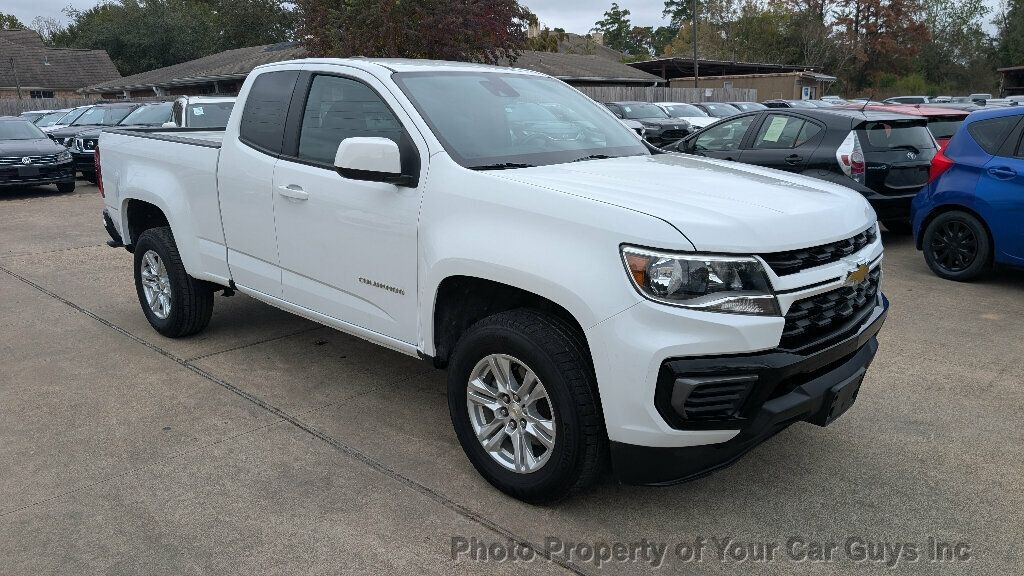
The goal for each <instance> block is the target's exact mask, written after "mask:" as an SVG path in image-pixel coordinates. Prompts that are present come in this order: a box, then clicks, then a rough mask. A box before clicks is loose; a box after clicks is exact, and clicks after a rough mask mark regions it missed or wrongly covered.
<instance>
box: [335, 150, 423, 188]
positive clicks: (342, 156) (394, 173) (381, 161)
mask: <svg viewBox="0 0 1024 576" xmlns="http://www.w3.org/2000/svg"><path fill="white" fill-rule="evenodd" d="M334 167H335V168H337V169H338V174H341V176H342V177H343V178H348V179H350V180H363V181H366V182H384V183H386V184H394V185H395V186H407V187H413V186H416V180H417V179H416V177H415V176H410V175H406V174H402V153H401V152H400V151H399V150H398V144H395V143H394V141H392V140H389V139H387V138H345V139H344V140H342V141H341V144H338V152H337V154H335V155H334Z"/></svg>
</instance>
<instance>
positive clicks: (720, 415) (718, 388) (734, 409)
mask: <svg viewBox="0 0 1024 576" xmlns="http://www.w3.org/2000/svg"><path fill="white" fill-rule="evenodd" d="M755 382H757V375H754V374H750V375H740V376H693V377H688V376H684V377H682V378H678V379H676V382H675V391H674V393H673V398H672V403H673V405H675V407H676V410H677V412H678V413H679V414H680V415H682V416H683V418H685V419H686V420H688V421H693V420H721V419H727V418H735V417H736V416H737V415H738V413H739V411H740V408H741V407H742V404H743V399H744V398H746V397H747V393H748V392H749V391H750V387H751V385H753V384H754V383H755ZM680 396H683V397H685V399H684V398H681V397H680ZM680 400H682V402H680ZM679 404H681V406H680V405H679Z"/></svg>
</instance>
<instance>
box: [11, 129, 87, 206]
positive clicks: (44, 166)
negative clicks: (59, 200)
mask: <svg viewBox="0 0 1024 576" xmlns="http://www.w3.org/2000/svg"><path fill="white" fill-rule="evenodd" d="M45 184H56V185H57V191H59V192H64V193H66V192H71V191H73V190H74V189H75V172H74V168H73V167H72V161H71V153H70V152H68V150H67V149H66V148H64V147H63V146H61V145H60V144H57V143H56V142H54V141H53V140H50V139H49V138H47V137H46V134H44V133H43V131H42V130H40V129H39V128H38V127H37V126H36V125H34V124H32V123H31V122H29V121H28V120H25V119H23V118H15V117H13V116H0V188H5V187H13V186H39V185H45Z"/></svg>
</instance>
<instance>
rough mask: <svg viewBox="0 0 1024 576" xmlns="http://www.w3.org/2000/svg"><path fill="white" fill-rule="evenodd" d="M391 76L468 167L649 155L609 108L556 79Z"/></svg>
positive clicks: (487, 74) (480, 74) (493, 75)
mask: <svg viewBox="0 0 1024 576" xmlns="http://www.w3.org/2000/svg"><path fill="white" fill-rule="evenodd" d="M392 77H393V78H394V79H395V81H396V82H397V83H398V85H399V86H400V87H401V88H402V91H403V92H405V94H406V96H408V97H409V100H411V101H412V103H413V105H414V106H415V107H416V110H417V111H418V112H419V113H420V115H421V116H422V117H423V118H424V120H426V122H427V125H428V126H430V129H431V131H433V133H434V135H435V136H436V137H437V139H438V140H439V141H440V142H441V145H442V146H444V149H445V151H446V152H448V154H449V155H450V156H451V157H452V159H454V160H455V161H456V162H458V163H459V164H461V165H462V166H465V167H467V168H473V169H479V170H483V169H502V168H522V167H528V166H539V165H546V164H560V163H563V162H572V161H576V160H587V159H592V158H606V157H614V156H636V155H647V154H650V152H649V151H648V150H647V148H646V147H645V146H644V145H643V144H642V143H641V142H640V140H639V139H637V137H636V135H635V134H634V133H633V132H632V131H631V130H630V129H629V128H627V127H625V126H624V125H623V124H622V123H621V122H619V121H618V120H616V119H615V117H614V116H613V115H612V114H611V113H610V112H609V111H608V110H606V109H605V108H604V107H603V106H601V105H600V104H598V103H596V102H594V101H593V100H591V99H590V98H587V97H586V96H584V95H582V94H580V93H579V92H577V91H575V90H573V89H572V88H570V87H568V86H566V85H565V84H563V83H562V82H560V81H558V80H555V79H554V78H549V77H547V76H535V75H528V74H518V73H501V72H403V73H398V74H395V75H394V76H392Z"/></svg>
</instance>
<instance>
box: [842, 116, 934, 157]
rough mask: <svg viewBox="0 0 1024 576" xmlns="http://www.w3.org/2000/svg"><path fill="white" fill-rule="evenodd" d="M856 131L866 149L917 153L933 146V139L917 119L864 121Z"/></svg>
mask: <svg viewBox="0 0 1024 576" xmlns="http://www.w3.org/2000/svg"><path fill="white" fill-rule="evenodd" d="M857 132H858V136H859V137H860V143H861V146H864V149H865V150H866V151H882V150H906V151H908V152H914V153H915V154H917V153H920V152H921V151H922V150H931V149H934V148H935V139H934V138H932V135H931V133H930V132H928V128H927V127H926V126H925V124H924V122H922V121H919V120H904V121H899V120H895V121H891V120H885V121H877V122H865V123H863V124H861V125H860V126H858V127H857Z"/></svg>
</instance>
